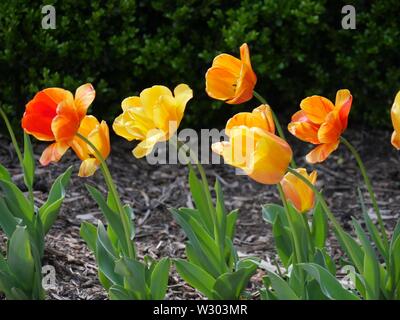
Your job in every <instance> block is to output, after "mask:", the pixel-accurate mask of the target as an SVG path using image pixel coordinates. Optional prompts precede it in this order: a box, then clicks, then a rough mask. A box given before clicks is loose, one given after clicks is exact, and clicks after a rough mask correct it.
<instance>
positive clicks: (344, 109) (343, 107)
mask: <svg viewBox="0 0 400 320" xmlns="http://www.w3.org/2000/svg"><path fill="white" fill-rule="evenodd" d="M352 102H353V97H352V95H351V94H350V91H349V90H347V89H342V90H338V92H337V93H336V101H335V109H336V108H337V109H338V110H339V118H340V122H341V126H342V132H343V131H344V130H345V129H346V128H347V123H348V118H349V113H350V109H351V104H352Z"/></svg>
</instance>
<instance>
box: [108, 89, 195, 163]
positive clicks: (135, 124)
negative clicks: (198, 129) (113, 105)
mask: <svg viewBox="0 0 400 320" xmlns="http://www.w3.org/2000/svg"><path fill="white" fill-rule="evenodd" d="M192 97H193V91H192V90H191V89H190V88H189V86H188V85H186V84H180V85H178V86H177V87H176V88H175V89H174V94H172V92H171V91H170V90H169V89H168V88H167V87H164V86H153V87H151V88H147V89H145V90H143V91H142V92H141V93H140V96H134V97H129V98H126V99H124V100H123V101H122V110H123V113H122V114H121V115H120V116H118V117H117V118H116V119H115V121H114V124H113V129H114V131H115V133H116V134H117V135H119V136H121V137H123V138H125V139H127V140H128V141H132V140H140V141H141V142H140V143H139V144H138V145H137V146H136V148H135V149H134V150H133V155H134V156H135V157H136V158H142V157H145V156H146V155H148V154H149V153H150V152H151V151H152V150H153V148H154V146H155V144H156V143H157V142H160V141H167V140H169V139H170V138H171V137H172V136H173V134H174V133H175V132H176V130H177V129H178V127H179V124H180V122H181V120H182V118H183V113H184V111H185V107H186V104H187V102H188V101H189V100H190V99H191V98H192Z"/></svg>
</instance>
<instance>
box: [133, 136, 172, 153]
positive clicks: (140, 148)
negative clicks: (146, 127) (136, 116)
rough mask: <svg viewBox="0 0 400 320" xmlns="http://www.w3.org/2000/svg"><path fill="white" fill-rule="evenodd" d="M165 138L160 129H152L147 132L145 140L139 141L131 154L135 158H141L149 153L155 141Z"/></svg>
mask: <svg viewBox="0 0 400 320" xmlns="http://www.w3.org/2000/svg"><path fill="white" fill-rule="evenodd" d="M164 139H165V133H164V132H163V131H161V130H158V129H154V130H151V131H149V132H148V135H147V137H146V139H145V140H143V141H142V142H140V143H139V144H138V145H137V146H136V148H135V149H133V155H134V156H135V158H138V159H140V158H143V157H145V156H147V155H149V154H150V153H151V151H152V150H153V148H154V146H155V145H156V143H157V142H159V141H162V140H164Z"/></svg>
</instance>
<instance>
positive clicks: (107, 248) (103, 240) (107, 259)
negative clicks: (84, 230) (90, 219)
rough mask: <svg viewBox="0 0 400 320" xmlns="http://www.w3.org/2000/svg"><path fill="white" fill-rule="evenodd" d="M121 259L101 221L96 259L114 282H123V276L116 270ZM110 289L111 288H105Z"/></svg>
mask: <svg viewBox="0 0 400 320" xmlns="http://www.w3.org/2000/svg"><path fill="white" fill-rule="evenodd" d="M118 259H119V257H118V255H117V252H116V251H115V248H114V247H113V246H112V244H111V241H110V239H109V238H108V235H107V231H106V230H105V228H104V226H103V224H102V223H101V222H100V221H99V225H98V227H97V241H96V260H97V264H98V266H99V270H100V271H101V272H102V273H103V274H104V276H106V277H107V279H108V280H109V281H111V283H112V284H122V283H123V280H122V277H121V276H120V275H119V274H117V273H116V272H115V263H116V261H117V260H118ZM105 289H106V290H108V289H109V288H107V287H106V288H105Z"/></svg>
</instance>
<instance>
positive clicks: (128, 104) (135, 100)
mask: <svg viewBox="0 0 400 320" xmlns="http://www.w3.org/2000/svg"><path fill="white" fill-rule="evenodd" d="M121 107H122V110H123V111H126V110H127V109H129V108H140V107H142V102H141V100H140V97H137V96H133V97H128V98H125V99H124V100H122V103H121Z"/></svg>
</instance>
